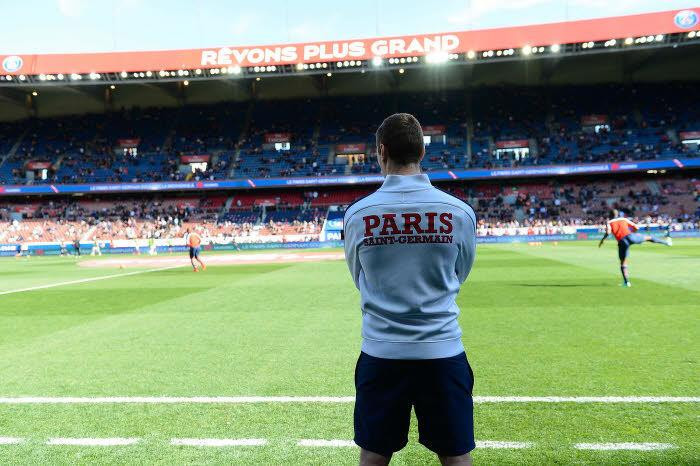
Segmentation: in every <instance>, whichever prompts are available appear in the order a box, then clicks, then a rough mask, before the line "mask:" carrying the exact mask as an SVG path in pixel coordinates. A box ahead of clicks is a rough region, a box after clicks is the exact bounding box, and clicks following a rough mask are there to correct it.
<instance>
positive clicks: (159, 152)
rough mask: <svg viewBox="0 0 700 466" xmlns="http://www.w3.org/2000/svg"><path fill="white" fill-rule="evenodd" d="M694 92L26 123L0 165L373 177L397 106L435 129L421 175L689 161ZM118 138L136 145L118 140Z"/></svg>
mask: <svg viewBox="0 0 700 466" xmlns="http://www.w3.org/2000/svg"><path fill="white" fill-rule="evenodd" d="M699 92H700V91H698V89H697V88H694V87H693V86H689V85H685V84H682V83H681V84H672V85H671V84H664V85H614V86H609V85H604V86H603V85H601V86H586V87H572V86H568V87H552V88H550V87H544V88H539V87H512V86H506V87H490V88H483V89H479V90H478V92H475V91H472V94H473V96H474V97H473V101H472V103H471V104H467V101H468V100H467V99H465V96H464V92H460V91H448V92H440V93H421V94H415V95H414V94H411V95H410V96H406V95H402V94H398V95H395V96H356V97H327V98H325V99H306V100H289V101H264V100H258V101H255V102H253V103H249V102H240V103H220V104H215V105H200V106H185V107H182V108H179V109H163V108H161V109H158V108H155V109H146V110H141V109H131V110H119V111H114V112H111V113H107V114H103V115H85V116H74V117H63V118H57V119H30V120H26V121H25V122H23V123H22V124H12V125H10V124H6V125H3V127H2V128H0V139H1V140H0V149H1V150H2V151H8V150H9V148H10V147H11V146H12V145H13V144H12V143H13V142H14V141H15V140H20V138H19V136H20V135H21V134H23V133H24V137H23V138H22V139H21V144H19V147H18V148H17V151H16V152H15V153H14V155H12V156H11V157H9V158H7V159H6V160H5V161H4V163H3V164H2V165H0V184H9V183H13V184H14V183H17V184H23V183H27V182H33V183H41V182H51V183H86V182H137V181H182V180H188V179H195V180H213V179H225V178H229V177H273V176H285V177H286V176H325V175H336V174H345V173H356V174H361V173H377V172H379V166H378V164H377V163H376V156H375V152H376V150H375V148H374V137H373V134H374V131H375V129H376V125H377V124H378V122H380V121H381V119H382V118H383V117H384V116H386V114H388V113H391V112H393V111H409V112H413V113H415V114H416V115H417V117H418V118H419V120H420V121H421V122H422V123H423V124H424V125H426V126H433V127H440V128H443V130H444V134H443V135H441V136H440V137H438V138H436V140H434V141H432V142H431V144H430V145H428V147H427V154H426V158H425V160H424V168H425V169H426V170H427V171H432V170H449V169H456V168H477V167H486V168H491V167H512V166H519V165H542V164H562V163H584V162H603V161H606V162H609V161H625V160H648V159H658V158H672V157H682V156H687V157H696V156H699V155H700V153H698V149H697V147H692V146H689V145H685V144H682V143H681V142H680V141H679V140H678V134H679V133H680V132H681V131H687V130H700V112H698V111H697V110H696V109H695V108H694V106H692V105H690V106H689V105H687V102H689V101H694V100H696V99H697V98H698V93H699ZM467 105H471V111H467V110H468V109H467ZM467 115H470V116H469V117H467ZM590 115H597V116H599V117H601V118H602V120H601V122H600V124H596V125H588V126H586V125H585V124H584V123H583V121H582V119H583V118H584V117H586V116H590ZM468 120H469V121H470V122H471V123H470V124H468V123H467V121H468ZM246 122H248V123H247V124H246ZM469 125H471V128H472V130H471V137H470V139H469V140H470V141H471V142H470V143H469V144H471V147H470V151H468V149H467V144H468V139H467V133H468V132H469V131H468V127H469ZM268 134H277V135H287V136H288V137H289V143H290V148H289V150H277V149H276V148H275V147H273V146H274V144H271V143H269V142H268V141H267V140H266V137H267V135H268ZM443 136H444V137H443ZM124 140H130V141H135V145H134V146H133V147H131V146H129V147H124V146H123V145H122V143H123V141H124ZM503 140H527V141H528V144H529V150H530V152H529V153H528V154H527V155H526V156H524V157H523V156H522V154H519V155H516V154H515V153H513V152H507V151H506V152H503V151H501V152H500V153H498V154H496V149H495V147H496V146H495V143H497V142H499V141H503ZM336 144H363V145H364V147H365V155H366V157H365V160H364V162H361V163H355V164H347V163H345V161H344V159H342V158H341V157H337V158H334V156H333V147H335V145H336ZM468 152H471V154H472V155H471V157H468V156H467V153H468ZM197 154H199V155H208V156H210V163H209V165H208V166H207V167H206V169H197V170H194V171H192V170H191V169H190V167H189V165H186V164H182V163H181V157H182V156H186V155H197ZM1 158H2V156H1V155H0V159H1ZM29 161H39V162H45V163H49V164H50V165H51V168H49V169H48V171H47V178H46V179H44V180H42V179H41V177H38V178H36V177H35V179H34V180H27V179H26V178H25V173H26V167H25V163H26V162H29Z"/></svg>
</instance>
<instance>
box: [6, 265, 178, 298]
mask: <svg viewBox="0 0 700 466" xmlns="http://www.w3.org/2000/svg"><path fill="white" fill-rule="evenodd" d="M180 267H184V266H183V265H171V266H169V267H159V268H155V269H148V270H136V271H134V272H126V273H115V274H110V275H101V276H99V277H90V278H81V279H78V280H69V281H65V282H58V283H49V284H46V285H37V286H30V287H27V288H19V289H16V290H8V291H0V295H8V294H14V293H25V292H28V291H37V290H45V289H48V288H56V287H59V286H68V285H79V284H82V283H90V282H97V281H100V280H109V279H110V278H121V277H130V276H132V275H140V274H142V273H149V272H162V271H164V270H170V269H175V268H180Z"/></svg>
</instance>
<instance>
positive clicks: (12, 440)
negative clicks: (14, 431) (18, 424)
mask: <svg viewBox="0 0 700 466" xmlns="http://www.w3.org/2000/svg"><path fill="white" fill-rule="evenodd" d="M23 441H24V439H22V438H19V437H0V445H14V444H16V443H22V442H23Z"/></svg>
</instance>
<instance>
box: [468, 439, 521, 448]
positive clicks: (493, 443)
mask: <svg viewBox="0 0 700 466" xmlns="http://www.w3.org/2000/svg"><path fill="white" fill-rule="evenodd" d="M530 447H532V442H499V441H497V440H477V441H476V448H508V449H518V450H520V449H523V448H530Z"/></svg>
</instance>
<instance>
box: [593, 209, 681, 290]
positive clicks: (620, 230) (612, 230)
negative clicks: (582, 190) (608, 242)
mask: <svg viewBox="0 0 700 466" xmlns="http://www.w3.org/2000/svg"><path fill="white" fill-rule="evenodd" d="M637 231H639V225H637V224H636V223H634V222H632V221H631V220H629V219H627V218H625V217H624V216H622V215H620V213H619V212H618V211H617V210H614V209H613V210H612V211H610V220H608V223H607V225H606V226H605V235H604V236H603V238H601V240H600V243H598V247H601V246H602V245H603V242H604V241H605V239H606V238H607V237H608V236H610V234H612V235H613V236H614V237H615V239H616V240H617V252H618V255H619V257H620V272H622V280H623V281H622V286H625V287H628V288H629V287H630V286H632V283H631V282H630V279H629V272H628V271H627V257H628V256H629V251H630V247H632V245H633V244H641V243H643V242H645V241H649V242H650V243H658V244H664V245H666V246H671V245H672V244H673V243H672V240H671V237H670V236H667V237H666V238H665V239H660V238H655V237H654V236H651V235H642V234H641V233H637Z"/></svg>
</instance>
